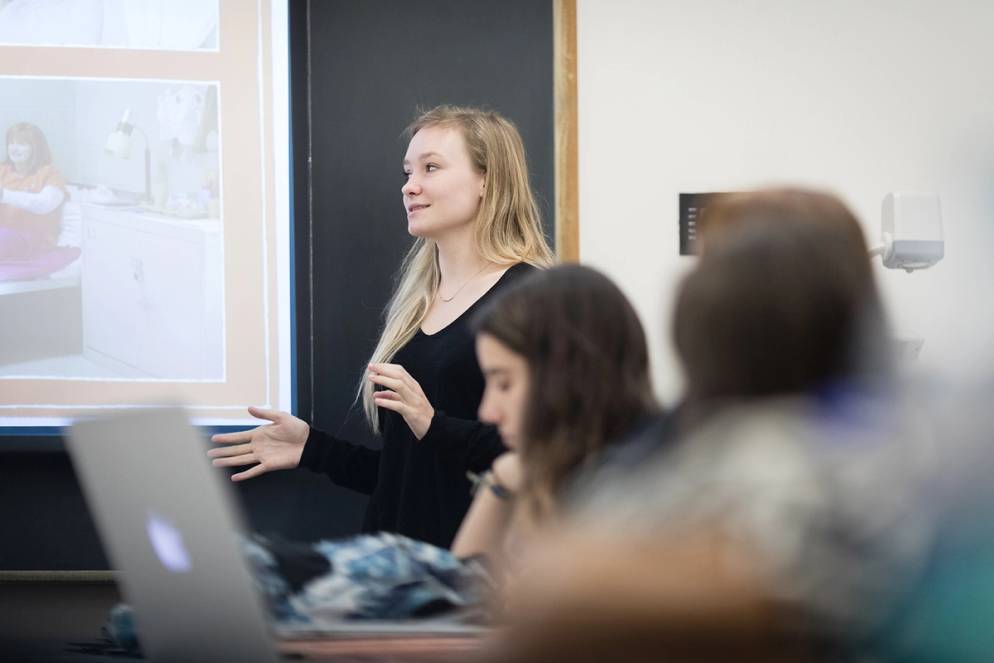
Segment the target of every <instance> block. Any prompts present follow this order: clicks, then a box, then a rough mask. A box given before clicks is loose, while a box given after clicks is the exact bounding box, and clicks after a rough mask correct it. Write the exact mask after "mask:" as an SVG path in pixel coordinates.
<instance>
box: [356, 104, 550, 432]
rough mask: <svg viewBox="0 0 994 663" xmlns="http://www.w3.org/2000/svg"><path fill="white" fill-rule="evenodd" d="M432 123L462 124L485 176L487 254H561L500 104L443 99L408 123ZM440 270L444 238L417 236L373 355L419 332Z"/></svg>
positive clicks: (380, 356)
mask: <svg viewBox="0 0 994 663" xmlns="http://www.w3.org/2000/svg"><path fill="white" fill-rule="evenodd" d="M426 127H445V128H453V129H458V130H459V131H460V132H461V133H462V137H463V140H464V141H465V143H466V148H467V150H468V152H469V157H470V161H471V162H472V163H473V167H474V168H476V170H477V171H478V172H480V173H482V174H483V176H484V182H485V187H484V193H483V199H482V200H481V201H480V208H479V210H478V211H477V213H476V218H475V219H474V220H473V224H474V227H475V229H476V231H475V239H476V249H477V251H479V254H480V257H481V258H483V259H484V260H487V261H490V262H492V263H494V264H497V265H513V264H515V263H519V262H526V263H529V264H532V265H535V266H537V267H547V266H549V265H551V264H552V262H553V260H554V258H553V255H552V251H551V250H550V249H549V245H548V243H547V242H546V241H545V235H544V234H543V233H542V223H541V219H540V217H539V214H538V206H537V205H536V204H535V197H534V196H533V195H532V190H531V185H530V184H529V182H528V166H527V163H526V160H525V148H524V144H523V143H522V141H521V136H520V134H518V130H517V128H515V126H514V124H512V123H511V122H510V121H509V120H507V119H506V118H504V117H502V116H501V115H500V114H498V113H496V112H494V111H487V110H481V109H478V108H466V107H460V106H437V107H435V108H433V109H431V110H429V111H426V112H424V113H421V114H420V115H419V116H418V117H417V118H416V119H415V120H414V121H413V122H412V123H411V124H410V126H408V127H407V134H408V137H413V136H414V134H416V133H418V132H419V131H421V130H422V129H424V128H426ZM440 278H441V273H440V271H439V267H438V245H437V244H436V243H435V242H434V241H433V240H431V239H426V238H424V237H419V238H417V239H416V240H415V241H414V244H413V245H412V246H411V248H410V250H409V251H408V252H407V255H406V256H405V257H404V261H403V262H402V263H401V267H400V271H399V277H398V282H397V289H396V290H395V291H394V293H393V297H391V298H390V302H389V303H388V304H387V307H386V321H385V323H384V326H383V334H382V335H381V336H380V340H379V342H378V343H377V344H376V349H375V350H374V351H373V356H372V358H371V359H370V363H383V362H389V361H390V360H391V359H392V358H393V357H394V355H395V354H397V351H398V350H400V348H402V347H403V346H404V345H405V344H406V343H407V342H408V341H410V340H411V338H413V337H414V335H415V334H416V333H417V331H418V329H419V328H420V327H421V323H422V322H423V321H424V318H425V315H426V314H427V313H428V309H429V307H430V306H431V303H432V301H434V299H435V296H436V294H437V293H438V284H439V280H440ZM366 373H367V372H364V374H363V380H362V384H361V385H360V387H359V391H360V394H361V395H362V404H363V410H364V411H365V413H366V418H367V419H368V420H369V423H370V425H371V426H372V428H373V430H374V431H375V432H379V416H378V413H377V408H376V405H375V404H374V403H373V391H374V385H373V384H372V383H371V382H369V380H367V379H365V376H366Z"/></svg>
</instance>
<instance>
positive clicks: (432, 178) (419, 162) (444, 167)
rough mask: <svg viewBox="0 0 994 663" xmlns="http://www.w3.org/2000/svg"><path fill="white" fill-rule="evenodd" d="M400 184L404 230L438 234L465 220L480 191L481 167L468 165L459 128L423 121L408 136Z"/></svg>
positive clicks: (435, 236) (421, 234)
mask: <svg viewBox="0 0 994 663" xmlns="http://www.w3.org/2000/svg"><path fill="white" fill-rule="evenodd" d="M404 177H405V179H406V180H407V181H406V182H405V183H404V186H403V187H401V193H402V194H403V195H404V208H405V209H406V210H407V231H408V232H409V233H411V234H412V235H414V236H415V237H430V238H432V239H439V238H440V237H441V236H443V235H445V234H446V232H448V231H451V230H453V229H457V228H460V227H462V226H465V225H466V224H468V223H470V222H471V221H472V220H473V219H474V218H475V217H476V211H477V209H479V207H480V199H481V198H482V197H483V188H484V187H483V182H484V177H483V174H482V173H479V172H477V171H476V170H475V169H474V168H473V163H472V161H471V160H470V157H469V152H468V151H467V149H466V142H465V141H464V140H463V137H462V132H460V131H459V130H458V129H453V128H449V127H425V128H424V129H422V130H420V131H419V132H418V133H416V134H414V137H413V138H411V144H410V145H409V146H408V147H407V154H406V155H405V156H404Z"/></svg>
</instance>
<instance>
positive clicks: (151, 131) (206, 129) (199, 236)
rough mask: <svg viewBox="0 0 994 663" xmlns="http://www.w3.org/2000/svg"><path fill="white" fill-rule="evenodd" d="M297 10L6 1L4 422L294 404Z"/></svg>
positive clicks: (1, 168)
mask: <svg viewBox="0 0 994 663" xmlns="http://www.w3.org/2000/svg"><path fill="white" fill-rule="evenodd" d="M288 106H289V89H288V58H287V12H286V6H285V2H282V1H281V0H273V2H272V3H270V2H269V1H268V0H260V1H258V2H245V1H244V0H72V1H65V0H12V1H7V2H3V1H2V0H0V130H2V131H3V135H4V137H5V143H4V151H3V153H2V154H0V186H2V194H0V428H3V429H4V430H5V431H6V432H11V431H13V432H15V433H16V432H17V431H18V430H24V429H23V428H22V427H48V426H61V425H65V424H67V423H69V422H70V421H71V420H73V419H74V418H76V417H78V416H85V415H92V414H95V413H98V412H99V411H101V410H104V409H107V408H113V409H121V408H128V407H138V406H148V405H160V404H161V405H167V404H175V403H183V404H186V405H187V406H188V407H190V409H191V410H192V412H193V413H194V415H195V417H196V422H197V423H200V424H205V425H224V424H239V423H245V422H246V421H248V416H247V414H246V413H245V408H246V406H248V405H261V406H264V407H275V408H279V409H283V410H291V409H292V392H293V389H292V384H291V372H292V362H293V348H292V345H291V341H292V321H291V315H292V307H291V301H290V296H291V287H292V274H291V271H292V264H291V259H290V248H291V244H290V221H291V219H290V200H291V197H290V191H289V188H290V178H289V145H290V132H289V123H288V110H289V109H288Z"/></svg>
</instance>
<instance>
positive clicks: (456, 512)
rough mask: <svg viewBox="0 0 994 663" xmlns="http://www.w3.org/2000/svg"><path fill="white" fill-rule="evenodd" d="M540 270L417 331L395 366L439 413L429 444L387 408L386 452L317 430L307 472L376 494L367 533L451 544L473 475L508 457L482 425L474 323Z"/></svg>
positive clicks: (521, 268) (514, 275) (501, 284)
mask: <svg viewBox="0 0 994 663" xmlns="http://www.w3.org/2000/svg"><path fill="white" fill-rule="evenodd" d="M534 269H535V268H534V267H532V266H530V265H527V264H524V263H519V264H517V265H514V266H512V267H511V268H510V269H508V270H507V271H506V272H504V274H503V275H502V276H501V278H500V279H499V280H498V281H497V283H496V284H494V286H493V287H492V288H491V289H490V290H488V291H487V292H486V293H485V294H484V295H483V296H482V297H480V299H478V300H477V301H476V302H475V303H474V304H473V305H472V306H470V307H469V308H468V309H467V310H466V312H464V313H463V314H462V315H460V316H459V317H458V318H456V320H455V321H453V322H452V323H450V324H449V325H448V326H447V327H445V328H443V329H442V330H440V331H438V332H436V333H434V334H431V335H430V336H429V335H428V334H425V333H424V332H422V331H421V330H418V332H417V334H416V335H415V336H414V337H413V338H412V339H411V340H410V341H408V343H407V344H406V345H405V346H404V347H402V348H401V349H400V350H399V351H398V352H397V355H396V356H395V357H394V358H393V360H392V361H391V363H395V364H400V365H401V366H403V367H404V368H405V369H406V370H407V372H408V373H410V375H411V377H413V378H414V379H415V380H417V382H418V384H419V385H421V389H422V390H423V391H424V393H425V396H426V397H427V398H428V402H429V403H431V405H432V407H433V408H434V409H435V416H434V417H433V418H432V420H431V425H430V427H429V428H428V432H427V433H426V434H425V436H424V437H423V438H422V439H420V440H418V439H417V438H416V437H414V433H413V432H412V431H411V429H410V427H408V425H407V422H405V421H404V418H403V417H401V416H400V415H399V414H398V413H396V412H393V411H392V410H385V409H384V410H382V411H381V416H380V431H381V435H382V438H383V448H382V450H380V451H376V450H373V449H370V448H368V447H365V446H362V445H356V444H352V443H350V442H347V441H345V440H341V439H338V438H336V437H334V436H332V435H329V434H328V433H326V432H323V431H320V430H317V429H315V428H313V427H312V428H311V432H310V435H309V437H308V438H307V444H306V445H305V446H304V452H303V455H302V456H301V459H300V465H301V467H306V468H308V469H310V470H312V471H314V472H321V473H324V474H327V475H328V476H329V477H330V478H331V480H332V481H334V482H335V483H337V484H339V485H341V486H345V487H346V488H351V489H353V490H356V491H359V492H361V493H366V494H369V495H370V500H369V504H368V506H367V507H366V516H365V518H364V519H363V530H364V531H367V532H378V531H388V532H397V533H399V534H403V535H405V536H409V537H412V538H415V539H418V540H421V541H427V542H429V543H432V544H435V545H437V546H442V547H448V546H450V545H451V543H452V540H453V539H454V538H455V535H456V531H457V530H458V529H459V524H460V523H461V522H462V519H463V517H464V516H465V515H466V511H467V510H468V509H469V505H470V501H471V494H470V483H469V480H468V479H467V478H466V472H467V470H472V471H473V472H482V471H484V470H486V469H487V468H489V467H490V465H491V464H492V463H493V461H494V459H495V458H497V456H499V455H500V454H501V453H503V452H504V451H505V448H504V445H503V444H502V443H501V440H500V436H499V435H498V433H497V429H496V428H495V427H494V426H490V425H487V424H483V423H480V422H479V421H478V420H477V410H478V409H479V407H480V401H481V399H482V398H483V386H484V381H483V374H482V373H481V372H480V365H479V363H478V362H477V359H476V348H475V341H474V338H473V334H472V332H471V331H470V329H469V318H471V317H472V314H473V312H474V311H476V310H477V309H478V308H479V307H480V305H482V304H483V303H484V302H486V301H487V300H488V299H490V298H491V297H493V295H494V294H495V293H496V292H498V291H499V290H501V289H502V288H505V287H507V285H508V284H509V283H512V282H513V281H515V280H516V279H518V278H520V277H522V276H524V275H525V274H528V273H530V272H532V271H533V270H534Z"/></svg>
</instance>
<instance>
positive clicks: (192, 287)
mask: <svg viewBox="0 0 994 663" xmlns="http://www.w3.org/2000/svg"><path fill="white" fill-rule="evenodd" d="M82 258H83V268H82V300H83V301H82V308H83V352H84V355H85V356H87V357H88V358H89V359H91V360H93V361H96V362H99V363H101V364H103V365H106V366H109V367H111V368H113V369H115V370H116V371H118V372H119V373H121V374H122V376H125V377H136V378H140V377H150V378H159V379H172V380H220V379H222V378H223V377H224V375H223V374H224V343H223V316H222V311H223V300H224V297H223V285H222V262H223V252H222V248H221V224H220V221H218V220H217V219H206V220H190V221H187V220H182V219H174V218H171V217H165V216H160V215H156V214H152V213H147V212H140V211H135V210H122V209H114V208H108V207H100V206H97V205H84V206H83V255H82Z"/></svg>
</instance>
